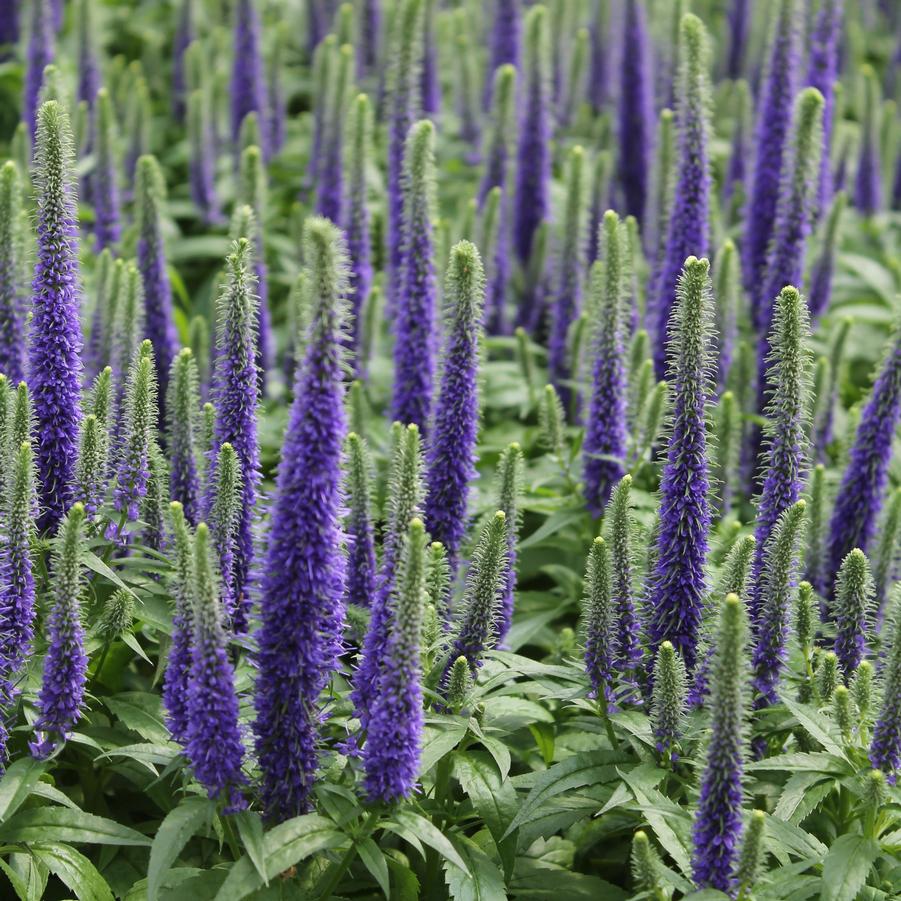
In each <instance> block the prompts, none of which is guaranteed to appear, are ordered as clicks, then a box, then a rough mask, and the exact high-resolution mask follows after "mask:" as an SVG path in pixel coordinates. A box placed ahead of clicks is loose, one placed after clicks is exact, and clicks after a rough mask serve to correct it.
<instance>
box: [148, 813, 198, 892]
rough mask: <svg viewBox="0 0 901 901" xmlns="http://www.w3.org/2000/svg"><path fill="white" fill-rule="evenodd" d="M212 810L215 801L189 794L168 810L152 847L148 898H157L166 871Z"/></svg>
mask: <svg viewBox="0 0 901 901" xmlns="http://www.w3.org/2000/svg"><path fill="white" fill-rule="evenodd" d="M212 811H213V805H212V804H211V803H210V802H209V801H208V800H207V799H206V798H188V799H187V800H186V801H182V803H181V804H179V805H178V807H175V808H173V809H172V810H170V811H169V813H167V814H166V816H165V818H164V819H163V822H162V823H160V826H159V829H158V830H157V833H156V837H155V838H154V839H153V845H152V847H151V849H150V863H149V865H148V868H147V901H156V899H157V896H158V895H159V890H160V886H162V884H163V878H164V877H165V875H166V873H168V872H169V870H170V868H171V867H172V864H173V863H175V861H176V859H177V858H178V855H179V854H180V853H181V851H182V849H183V848H184V846H185V845H186V844H187V843H188V841H189V839H190V838H191V837H192V836H193V835H194V834H195V833H196V832H197V830H198V829H200V827H201V826H203V824H204V823H205V822H206V821H207V819H208V818H209V816H210V814H211V813H212Z"/></svg>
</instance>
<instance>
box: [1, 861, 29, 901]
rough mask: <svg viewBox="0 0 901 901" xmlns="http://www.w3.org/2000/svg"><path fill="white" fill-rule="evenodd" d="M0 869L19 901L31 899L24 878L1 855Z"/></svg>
mask: <svg viewBox="0 0 901 901" xmlns="http://www.w3.org/2000/svg"><path fill="white" fill-rule="evenodd" d="M0 870H3V873H4V874H5V876H6V878H7V879H8V880H9V882H10V885H12V887H13V891H14V892H15V893H16V894H17V895H18V896H19V901H31V896H30V895H29V894H28V885H27V884H26V882H25V880H24V879H23V878H22V877H21V876H20V875H19V874H18V873H17V872H16V871H15V870H14V869H13V868H12V867H11V866H10V865H9V864H8V863H7V862H6V861H5V860H4V859H3V858H2V857H0Z"/></svg>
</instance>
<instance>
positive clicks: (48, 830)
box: [0, 807, 152, 847]
mask: <svg viewBox="0 0 901 901" xmlns="http://www.w3.org/2000/svg"><path fill="white" fill-rule="evenodd" d="M0 841H3V842H22V843H24V844H28V843H30V842H45V841H58V842H73V843H74V844H93V845H138V846H142V847H149V846H150V845H151V844H152V843H151V841H150V839H149V838H147V836H146V835H141V833H140V832H136V831H135V830H134V829H130V828H129V827H128V826H122V825H120V824H119V823H116V822H115V821H113V820H108V819H106V818H105V817H98V816H94V814H92V813H85V812H84V811H81V810H70V809H69V808H68V807H34V808H31V809H29V810H21V811H19V812H18V813H17V814H16V815H15V816H14V817H12V818H11V819H9V820H7V821H6V822H5V823H3V824H2V825H0Z"/></svg>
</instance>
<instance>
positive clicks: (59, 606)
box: [30, 504, 88, 757]
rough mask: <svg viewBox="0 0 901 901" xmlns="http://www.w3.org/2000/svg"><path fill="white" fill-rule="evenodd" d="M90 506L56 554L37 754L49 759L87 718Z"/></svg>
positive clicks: (69, 520) (72, 514)
mask: <svg viewBox="0 0 901 901" xmlns="http://www.w3.org/2000/svg"><path fill="white" fill-rule="evenodd" d="M83 544H84V507H83V506H82V505H81V504H75V505H74V506H73V507H72V509H71V510H70V511H69V513H68V515H67V516H66V518H65V519H64V520H63V522H62V523H61V524H60V529H59V536H58V537H57V539H56V545H55V547H54V554H53V573H54V577H53V602H52V606H51V608H50V614H49V616H48V617H47V626H46V628H47V637H48V642H49V644H48V648H47V656H46V657H45V658H44V675H43V681H42V682H41V691H40V694H39V695H38V705H37V706H38V718H37V720H36V722H35V724H34V731H35V741H33V742H32V743H31V746H30V747H31V752H32V754H34V756H35V757H46V756H47V755H48V754H49V753H50V752H51V751H52V750H53V748H54V747H55V745H56V742H57V741H58V740H59V739H62V740H63V741H65V740H66V738H68V736H69V733H70V732H71V731H72V727H73V726H74V725H75V723H76V722H77V721H78V718H79V716H80V715H81V702H82V699H83V697H84V687H85V676H86V674H87V669H88V658H87V656H86V655H85V652H84V627H83V626H82V624H81V592H82V588H83V585H84V579H83V573H82V565H81V553H82V550H83Z"/></svg>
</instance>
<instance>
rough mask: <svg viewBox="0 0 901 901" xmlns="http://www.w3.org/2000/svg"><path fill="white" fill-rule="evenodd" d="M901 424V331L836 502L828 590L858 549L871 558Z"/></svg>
mask: <svg viewBox="0 0 901 901" xmlns="http://www.w3.org/2000/svg"><path fill="white" fill-rule="evenodd" d="M899 419H901V327H899V328H897V329H896V332H895V335H894V338H893V339H892V343H891V345H890V346H889V350H888V354H887V356H886V358H885V361H884V363H883V364H882V371H881V372H880V373H879V377H878V378H877V379H876V383H875V385H873V392H872V394H871V395H870V400H869V401H868V403H867V405H866V406H865V407H864V409H863V412H862V413H861V416H860V425H858V427H857V435H856V436H855V438H854V445H853V447H852V448H851V452H850V454H849V460H848V466H847V468H846V469H845V474H844V476H843V477H842V482H841V485H840V487H839V489H838V493H837V495H836V498H835V505H834V507H833V510H832V520H831V522H830V526H829V533H830V534H829V547H828V560H827V564H828V571H827V573H826V579H827V584H829V583H831V581H832V580H833V579H834V578H835V574H836V573H837V572H838V571H839V569H840V567H841V563H842V560H844V559H845V556H846V555H847V554H848V553H849V552H850V551H851V550H853V549H854V548H856V547H859V548H860V549H861V550H862V551H864V552H865V553H866V551H867V548H868V547H869V543H870V539H871V538H872V537H873V533H874V531H875V527H876V521H877V519H878V517H879V511H880V510H881V509H882V504H883V502H884V501H885V484H886V481H887V479H888V468H889V463H890V462H891V459H892V439H893V436H894V434H895V429H896V428H897V425H898V420H899Z"/></svg>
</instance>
